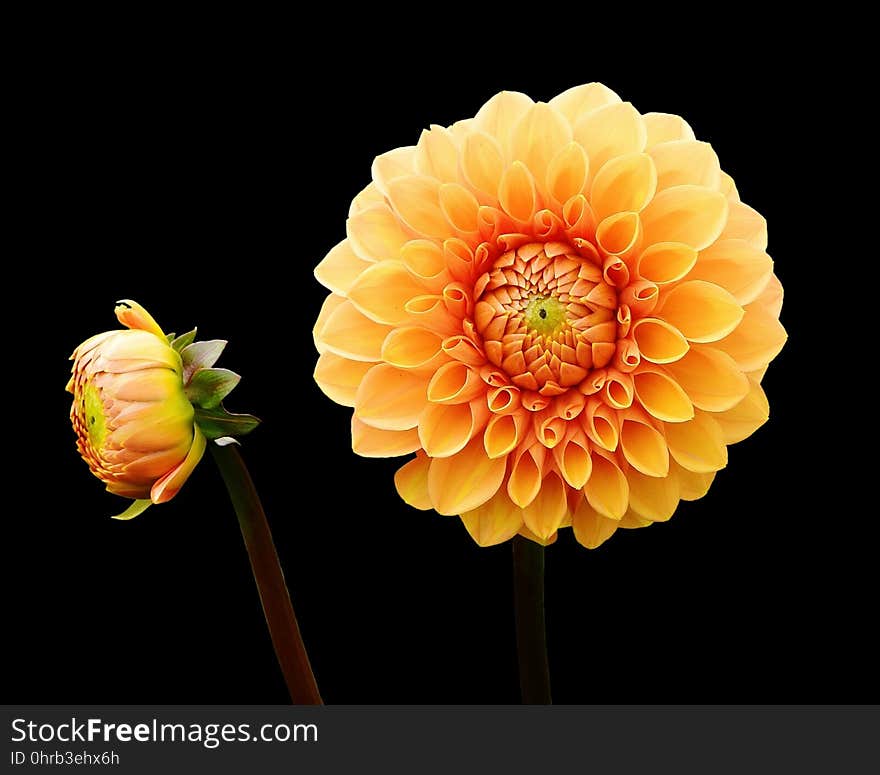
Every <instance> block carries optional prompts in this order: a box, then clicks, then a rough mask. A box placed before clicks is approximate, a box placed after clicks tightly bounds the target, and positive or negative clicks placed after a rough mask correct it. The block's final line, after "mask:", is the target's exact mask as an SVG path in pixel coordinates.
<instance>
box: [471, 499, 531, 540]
mask: <svg viewBox="0 0 880 775" xmlns="http://www.w3.org/2000/svg"><path fill="white" fill-rule="evenodd" d="M461 521H462V522H463V523H464V526H465V527H466V528H467V531H468V533H470V535H471V538H473V539H474V541H476V542H477V544H478V545H479V546H495V545H496V544H500V543H503V542H504V541H507V540H509V539H511V538H513V537H514V536H515V535H516V534H517V533H518V532H519V530H520V529H521V528H522V524H523V517H522V509H521V508H520V507H519V506H517V505H516V504H515V503H513V502H512V501H511V500H510V498H508V497H507V493H506V492H504V490H503V489H501V490H498V492H497V493H495V495H494V496H493V497H492V498H490V499H489V500H488V501H486V502H485V503H484V504H483V505H482V506H479V507H478V508H476V509H474V510H473V511H467V512H465V513H464V514H462V515H461Z"/></svg>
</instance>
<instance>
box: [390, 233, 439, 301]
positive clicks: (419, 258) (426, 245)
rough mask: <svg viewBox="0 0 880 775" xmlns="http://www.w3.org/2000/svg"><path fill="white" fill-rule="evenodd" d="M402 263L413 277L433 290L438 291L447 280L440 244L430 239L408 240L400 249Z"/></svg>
mask: <svg viewBox="0 0 880 775" xmlns="http://www.w3.org/2000/svg"><path fill="white" fill-rule="evenodd" d="M400 258H401V260H402V261H403V265H404V266H405V267H406V268H407V269H409V271H410V272H411V273H412V275H413V277H415V278H417V279H418V280H420V281H421V282H423V283H425V285H426V286H427V287H429V288H430V289H431V290H433V291H439V290H441V289H442V288H443V286H444V285H445V284H446V283H447V282H448V276H447V273H446V271H445V270H446V261H445V259H444V258H443V251H442V250H441V249H440V246H439V245H437V244H436V243H434V242H431V241H430V240H424V239H418V240H410V241H409V242H407V243H406V244H405V245H404V246H403V247H402V248H401V249H400Z"/></svg>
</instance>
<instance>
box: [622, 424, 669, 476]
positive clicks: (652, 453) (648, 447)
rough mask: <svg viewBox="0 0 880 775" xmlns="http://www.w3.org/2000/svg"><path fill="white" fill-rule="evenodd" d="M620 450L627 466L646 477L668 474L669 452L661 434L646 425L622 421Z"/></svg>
mask: <svg viewBox="0 0 880 775" xmlns="http://www.w3.org/2000/svg"><path fill="white" fill-rule="evenodd" d="M620 449H621V451H622V452H623V456H624V457H625V458H626V459H627V461H628V462H629V464H630V465H631V466H632V467H633V468H635V469H636V470H637V471H641V472H642V473H643V474H645V475H646V476H666V474H668V473H669V450H668V449H667V448H666V441H665V439H664V438H663V434H662V433H660V432H659V431H658V430H657V429H655V428H652V427H651V426H650V425H648V424H647V423H644V422H639V421H636V420H632V419H627V420H624V421H623V424H622V425H621V426H620Z"/></svg>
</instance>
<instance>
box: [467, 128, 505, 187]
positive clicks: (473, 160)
mask: <svg viewBox="0 0 880 775" xmlns="http://www.w3.org/2000/svg"><path fill="white" fill-rule="evenodd" d="M504 167H505V164H504V152H503V151H502V149H501V146H500V145H499V144H498V141H497V140H496V139H495V138H494V137H491V136H490V135H487V134H486V133H485V132H472V133H471V134H469V135H468V136H467V137H466V138H465V139H464V144H463V146H462V150H461V172H462V175H463V176H464V179H465V180H466V181H467V182H468V183H469V184H470V185H471V186H473V187H474V188H475V189H477V191H479V192H480V194H481V195H482V196H483V197H484V199H485V200H486V201H487V202H488V203H489V204H494V203H495V201H496V198H497V196H498V184H499V183H500V182H501V176H502V175H503V174H504Z"/></svg>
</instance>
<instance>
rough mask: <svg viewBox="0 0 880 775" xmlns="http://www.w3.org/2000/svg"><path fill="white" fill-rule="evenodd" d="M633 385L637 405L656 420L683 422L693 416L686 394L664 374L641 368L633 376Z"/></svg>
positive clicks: (655, 370) (692, 407)
mask: <svg viewBox="0 0 880 775" xmlns="http://www.w3.org/2000/svg"><path fill="white" fill-rule="evenodd" d="M633 385H634V387H635V392H636V397H637V398H638V400H639V403H641V405H642V406H643V407H644V408H645V410H646V411H647V412H648V413H649V414H650V415H652V416H654V417H656V418H657V419H658V420H663V421H664V422H685V421H687V420H690V419H691V418H692V417H693V416H694V406H693V404H692V403H691V400H690V399H689V398H688V397H687V393H685V392H684V390H683V389H682V387H681V385H679V384H678V383H677V382H676V381H675V380H674V379H672V378H671V377H670V376H669V375H668V374H666V373H665V372H662V371H660V370H658V369H654V368H652V367H650V366H642V367H640V368H639V371H637V372H636V373H635V374H633Z"/></svg>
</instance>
